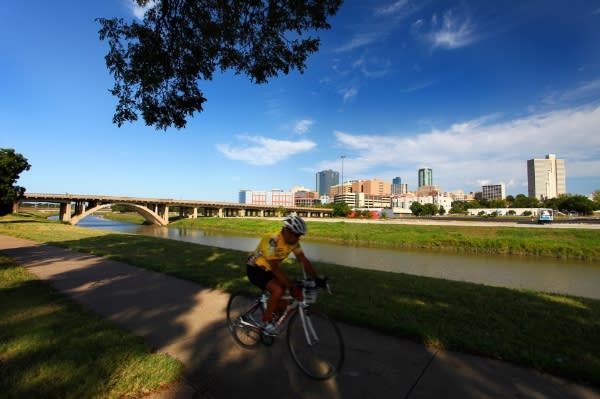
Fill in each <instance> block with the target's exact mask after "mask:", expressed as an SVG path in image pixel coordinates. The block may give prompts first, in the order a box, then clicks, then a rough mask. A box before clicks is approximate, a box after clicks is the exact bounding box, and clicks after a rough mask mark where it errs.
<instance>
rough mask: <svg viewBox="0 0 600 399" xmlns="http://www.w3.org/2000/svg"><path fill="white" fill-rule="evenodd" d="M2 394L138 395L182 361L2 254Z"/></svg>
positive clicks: (171, 377)
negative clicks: (158, 350) (156, 351)
mask: <svg viewBox="0 0 600 399" xmlns="http://www.w3.org/2000/svg"><path fill="white" fill-rule="evenodd" d="M0 371H1V372H0V392H1V394H0V396H1V397H3V398H34V397H37V398H41V397H43V398H61V399H62V398H74V399H75V398H77V399H78V398H83V397H85V398H135V397H140V396H143V395H145V394H148V393H150V392H153V391H156V390H158V389H160V388H161V387H163V386H165V385H168V384H171V383H173V382H174V381H175V380H176V379H177V378H179V376H180V375H181V373H182V365H181V364H180V363H178V362H177V361H175V360H174V359H172V358H169V357H168V356H166V355H163V354H153V353H151V352H150V349H149V348H148V347H147V346H146V345H145V344H144V342H143V341H142V339H141V338H139V337H134V336H133V335H131V334H128V333H125V332H124V331H123V330H121V329H119V328H116V327H115V326H113V325H112V324H111V323H109V322H108V321H105V320H102V319H100V318H98V317H97V316H95V315H94V314H92V313H91V312H89V311H87V310H85V309H83V308H82V307H80V306H79V305H77V304H75V303H74V302H73V301H72V300H71V299H70V298H67V297H66V296H64V295H61V294H59V293H57V292H56V291H55V290H53V289H52V288H50V287H49V286H48V285H47V284H46V283H44V282H41V281H39V280H36V279H35V278H34V276H32V275H31V274H30V273H29V272H27V271H26V270H25V269H24V268H22V267H18V266H16V265H15V264H14V263H13V262H12V260H10V259H9V258H7V257H5V256H2V255H0Z"/></svg>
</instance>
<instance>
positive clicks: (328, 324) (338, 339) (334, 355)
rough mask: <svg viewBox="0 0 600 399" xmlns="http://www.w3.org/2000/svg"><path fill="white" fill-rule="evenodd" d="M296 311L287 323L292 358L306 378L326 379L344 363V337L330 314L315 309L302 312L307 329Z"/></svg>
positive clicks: (335, 372)
mask: <svg viewBox="0 0 600 399" xmlns="http://www.w3.org/2000/svg"><path fill="white" fill-rule="evenodd" d="M299 313H300V312H296V314H294V316H293V317H292V319H291V320H290V322H289V324H288V330H287V343H288V348H289V349H290V353H291V354H292V358H293V359H294V361H295V362H296V364H297V365H298V367H300V369H301V370H302V371H303V372H304V373H305V374H306V375H308V376H309V377H311V378H314V379H317V380H326V379H328V378H330V377H332V376H334V375H335V374H337V373H338V372H339V371H340V369H341V368H342V365H343V363H344V340H343V339H342V334H341V333H340V330H339V328H338V326H337V325H336V324H335V323H334V321H333V320H331V319H330V318H329V317H327V316H325V315H324V314H322V313H319V312H316V311H314V310H308V311H306V313H305V320H306V329H305V328H304V326H303V324H302V319H301V316H300V314H299Z"/></svg>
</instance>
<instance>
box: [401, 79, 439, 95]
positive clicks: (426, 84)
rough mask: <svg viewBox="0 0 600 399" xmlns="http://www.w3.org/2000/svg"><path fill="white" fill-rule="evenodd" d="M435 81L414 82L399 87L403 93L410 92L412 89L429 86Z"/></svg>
mask: <svg viewBox="0 0 600 399" xmlns="http://www.w3.org/2000/svg"><path fill="white" fill-rule="evenodd" d="M434 83H435V82H433V81H429V82H423V83H416V84H413V85H412V86H409V87H407V88H405V89H401V90H400V91H401V92H403V93H412V92H414V91H419V90H423V89H426V88H428V87H429V86H432V85H433V84H434Z"/></svg>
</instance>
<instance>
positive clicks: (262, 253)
mask: <svg viewBox="0 0 600 399" xmlns="http://www.w3.org/2000/svg"><path fill="white" fill-rule="evenodd" d="M290 252H293V253H294V255H296V256H298V255H299V254H301V253H303V251H302V247H300V242H297V243H296V244H293V245H290V244H288V243H287V242H285V238H284V237H283V233H282V232H281V231H280V232H279V233H277V235H268V236H265V237H263V238H262V239H261V240H260V242H259V243H258V246H257V247H256V249H255V250H254V252H253V253H252V254H250V257H249V258H248V260H247V264H249V265H252V266H260V267H262V268H263V269H265V270H271V264H270V263H269V261H270V260H276V261H279V262H281V261H283V260H284V259H286V258H287V257H288V255H289V254H290Z"/></svg>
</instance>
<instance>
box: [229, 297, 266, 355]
mask: <svg viewBox="0 0 600 399" xmlns="http://www.w3.org/2000/svg"><path fill="white" fill-rule="evenodd" d="M262 315H263V308H262V304H261V303H260V302H259V301H257V300H256V299H251V298H248V297H247V296H245V295H244V294H243V293H241V292H236V293H234V294H231V296H230V297H229V302H228V303H227V324H228V326H229V332H230V333H231V336H232V337H233V339H234V340H235V342H237V343H238V344H239V345H240V346H242V347H244V348H254V347H256V345H258V344H259V343H260V339H261V338H260V336H261V334H260V327H259V322H260V321H261V320H262Z"/></svg>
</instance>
